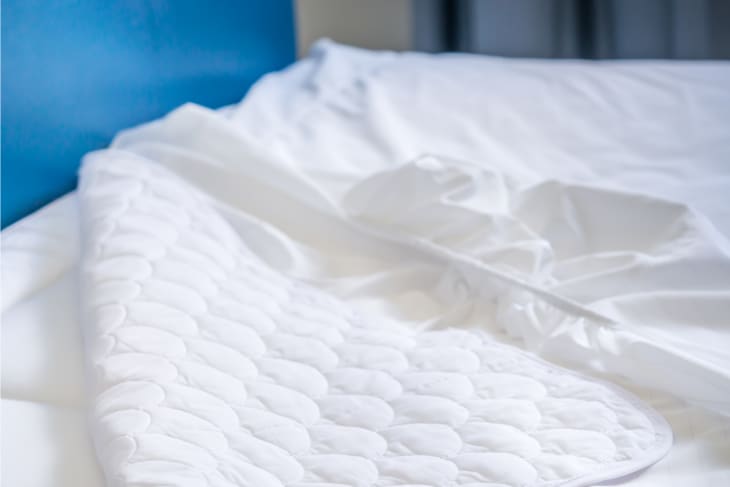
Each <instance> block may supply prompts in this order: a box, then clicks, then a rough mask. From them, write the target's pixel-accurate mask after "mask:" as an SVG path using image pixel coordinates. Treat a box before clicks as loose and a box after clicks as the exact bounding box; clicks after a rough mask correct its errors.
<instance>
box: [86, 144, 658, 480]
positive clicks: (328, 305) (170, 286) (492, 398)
mask: <svg viewBox="0 0 730 487" xmlns="http://www.w3.org/2000/svg"><path fill="white" fill-rule="evenodd" d="M111 154H114V153H111ZM80 197H81V201H82V211H83V215H82V220H83V226H84V234H85V237H86V248H85V252H84V262H83V276H84V282H85V296H86V303H85V310H86V312H87V318H86V319H87V322H86V325H85V336H86V345H87V348H88V362H89V367H90V370H91V372H92V374H91V375H92V376H93V379H94V383H95V388H96V397H95V403H94V407H93V418H92V421H93V425H94V430H95V441H96V445H97V449H98V454H99V457H100V459H101V463H102V466H103V468H104V470H105V473H106V476H107V479H108V481H109V483H110V485H115V486H117V485H118V486H151V485H155V486H167V485H170V486H173V485H174V486H206V485H210V486H255V487H268V486H272V487H273V486H284V485H287V486H296V487H305V486H306V487H325V486H327V487H336V486H344V485H351V486H363V487H364V486H370V485H377V486H394V485H399V486H406V485H412V486H416V485H429V486H455V485H463V486H470V487H477V486H481V487H487V486H489V487H505V486H557V485H561V486H582V485H589V484H592V483H594V482H598V481H602V480H608V479H615V478H618V477H621V476H624V475H627V474H630V473H632V472H635V471H637V470H640V469H641V468H644V467H646V466H648V465H650V464H651V463H653V462H654V461H656V460H657V459H658V458H660V457H661V456H662V455H663V454H664V453H665V452H666V450H667V448H668V446H669V443H670V441H671V435H670V432H669V430H668V427H667V426H666V423H665V422H664V420H663V419H661V418H660V417H659V416H658V415H656V414H655V413H654V412H653V411H651V410H650V409H648V408H647V407H645V406H644V405H642V404H641V403H639V402H638V401H637V400H636V399H634V398H633V397H632V396H630V395H629V394H627V393H625V392H623V391H621V390H619V389H617V388H615V387H613V386H610V385H607V384H603V383H598V382H596V381H594V380H591V379H588V378H585V377H581V376H578V375H576V374H574V373H572V372H569V371H567V370H564V369H560V368H557V367H555V366H552V365H549V364H547V363H545V362H542V361H540V360H538V359H535V358H533V357H532V356H530V355H527V354H525V353H523V352H521V351H520V350H518V349H515V348H511V347H507V346H505V345H501V344H498V343H495V342H493V341H491V340H490V339H489V338H487V337H486V335H484V334H482V333H481V332H480V331H479V330H457V329H445V330H438V331H419V330H415V329H412V328H409V327H406V326H405V325H403V324H400V323H397V322H394V321H393V320H390V319H387V318H385V317H370V316H364V315H361V314H358V312H357V311H355V310H353V309H351V308H350V307H348V306H347V305H346V304H345V303H344V302H342V301H339V300H337V299H335V298H334V297H333V296H331V295H328V294H326V293H324V292H322V291H321V290H319V289H316V288H314V287H312V286H310V285H307V284H304V283H302V282H299V281H295V280H292V279H289V278H287V277H286V276H283V275H281V274H279V273H277V272H276V271H274V270H272V269H271V268H269V267H267V266H266V265H265V264H264V263H262V262H261V261H260V260H259V259H258V258H257V257H256V256H255V255H254V254H253V253H252V252H251V251H249V250H248V249H247V247H246V245H245V242H243V241H242V240H241V238H240V237H239V236H238V235H237V234H236V233H235V232H234V231H233V230H232V228H230V227H229V226H228V224H227V223H226V222H225V221H224V220H223V219H222V218H221V217H220V216H219V215H218V213H217V212H216V211H215V210H214V209H213V208H212V207H211V206H210V205H209V204H208V202H207V199H206V198H207V197H206V196H205V195H203V194H202V193H199V192H198V191H197V190H196V189H195V188H193V187H191V186H190V185H188V184H187V183H185V182H184V181H182V180H180V179H178V178H177V177H176V176H175V175H173V174H171V173H170V172H168V171H167V170H165V169H163V168H161V167H158V166H156V165H154V164H152V163H149V162H145V161H142V160H139V159H135V158H134V157H133V156H131V155H125V154H124V153H117V154H116V155H115V156H114V157H110V154H109V153H107V155H106V158H105V159H101V158H99V159H95V158H94V157H93V156H92V157H91V158H89V159H87V162H86V164H85V167H84V169H83V173H82V184H81V188H80Z"/></svg>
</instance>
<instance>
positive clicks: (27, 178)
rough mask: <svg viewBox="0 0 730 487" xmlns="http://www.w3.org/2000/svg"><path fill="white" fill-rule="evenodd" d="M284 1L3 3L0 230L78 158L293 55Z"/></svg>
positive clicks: (47, 196) (224, 100)
mask: <svg viewBox="0 0 730 487" xmlns="http://www.w3.org/2000/svg"><path fill="white" fill-rule="evenodd" d="M292 11H293V7H292V2H291V0H206V1H203V0H124V1H102V0H75V1H74V0H3V2H2V226H3V227H5V226H6V225H8V224H10V223H12V222H14V221H15V220H17V219H19V218H21V217H23V216H25V215H27V214H28V213H30V212H31V211H33V210H35V209H37V208H39V207H40V206H42V205H44V204H45V203H47V202H49V201H51V200H52V199H54V198H56V197H58V196H60V195H62V194H63V193H65V192H67V191H69V190H71V189H72V188H73V187H74V186H75V184H76V171H77V168H78V165H79V162H80V159H81V157H82V156H83V154H84V153H86V152H88V151H90V150H94V149H99V148H102V147H105V146H106V145H107V144H108V143H109V141H110V140H111V138H112V136H113V135H114V134H115V133H116V132H117V131H119V130H120V129H123V128H125V127H129V126H133V125H136V124H139V123H141V122H145V121H148V120H151V119H154V118H157V117H159V116H161V115H163V114H165V113H166V112H168V111H170V110H171V109H173V108H175V107H176V106H178V105H181V104H183V103H185V102H188V101H192V102H195V103H199V104H202V105H206V106H209V107H218V106H221V105H225V104H229V103H234V102H236V101H238V100H240V99H241V98H242V97H243V95H244V94H245V92H246V90H247V89H248V88H249V87H250V86H251V84H252V83H253V82H254V81H255V80H256V79H257V78H259V77H260V76H261V75H262V74H264V73H266V72H269V71H273V70H277V69H280V68H282V67H284V66H285V65H287V64H289V63H290V62H292V61H293V60H294V57H295V41H294V20H293V12H292Z"/></svg>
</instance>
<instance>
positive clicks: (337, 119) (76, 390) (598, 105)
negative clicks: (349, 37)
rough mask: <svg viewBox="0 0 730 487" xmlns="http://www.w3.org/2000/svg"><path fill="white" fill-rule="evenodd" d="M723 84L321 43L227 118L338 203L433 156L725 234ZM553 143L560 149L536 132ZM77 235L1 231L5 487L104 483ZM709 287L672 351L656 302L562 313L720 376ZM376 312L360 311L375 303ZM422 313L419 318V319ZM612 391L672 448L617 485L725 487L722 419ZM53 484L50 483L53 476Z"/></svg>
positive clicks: (59, 225) (706, 72)
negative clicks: (663, 429)
mask: <svg viewBox="0 0 730 487" xmlns="http://www.w3.org/2000/svg"><path fill="white" fill-rule="evenodd" d="M434 68H436V69H434ZM601 70H604V71H605V72H600V71H601ZM596 71H599V72H596ZM487 74H489V75H492V76H488V75H487ZM727 81H728V68H727V66H724V65H721V64H719V63H718V64H714V63H708V64H700V65H695V66H687V65H685V66H682V65H679V66H677V65H674V64H667V63H656V64H654V65H651V63H650V64H649V65H647V64H645V63H636V64H634V63H616V64H615V65H609V66H606V67H605V68H601V69H600V70H596V68H594V67H587V66H585V65H584V64H583V63H565V65H564V66H563V67H561V68H559V69H555V68H553V67H552V65H551V64H548V63H544V62H533V61H504V60H498V59H496V60H495V59H488V58H486V59H483V58H475V57H469V56H454V57H449V58H446V59H435V58H432V57H426V56H420V55H405V56H401V57H394V56H393V55H390V54H371V53H363V52H350V51H349V50H348V49H346V48H342V47H339V46H332V45H327V44H322V45H320V46H319V47H318V48H317V51H316V53H315V55H314V56H313V57H312V58H311V59H308V60H306V61H304V62H303V63H301V64H299V65H297V66H295V67H294V68H292V69H290V70H289V71H288V72H286V73H284V74H281V75H275V76H272V77H270V78H269V79H266V80H264V81H263V82H261V83H260V84H259V85H257V87H256V88H255V89H254V91H253V92H252V93H251V94H250V95H249V96H248V97H247V98H246V100H245V101H244V102H243V103H242V104H241V105H240V106H239V107H234V108H233V109H231V110H230V111H229V112H228V116H229V117H230V119H231V120H234V121H236V122H237V123H238V124H239V126H241V127H243V129H244V130H245V132H246V133H248V134H253V135H254V138H256V139H258V140H259V142H261V143H262V145H263V146H264V147H266V148H267V150H268V151H270V152H271V153H273V154H274V155H275V156H276V157H277V158H279V159H280V160H281V159H283V160H284V161H286V163H288V164H289V165H290V166H291V167H295V168H300V169H302V171H303V174H304V176H305V177H307V178H311V179H312V180H315V181H317V183H318V184H320V185H321V187H322V188H324V191H325V192H328V193H329V194H331V195H335V196H336V195H341V194H343V193H344V192H345V191H346V190H347V189H349V187H350V185H351V181H353V180H357V181H361V180H363V179H365V178H367V177H368V176H369V175H372V174H375V173H378V172H379V173H381V174H386V175H387V171H388V170H389V169H391V168H393V167H395V166H396V165H400V164H402V163H404V162H406V161H408V160H410V159H412V158H413V157H415V156H416V155H418V153H421V152H431V153H434V152H435V153H442V154H447V155H448V156H454V157H457V158H461V159H466V160H469V161H477V162H479V163H480V164H483V165H484V166H485V167H489V168H491V169H493V170H498V171H499V173H500V174H504V175H505V178H506V179H507V181H508V183H509V184H510V185H513V186H514V187H517V188H520V187H522V188H524V187H527V186H529V185H530V184H533V183H535V182H537V181H540V180H542V179H545V178H546V177H557V178H560V179H562V180H564V181H578V182H582V183H586V182H588V183H590V184H591V185H596V186H609V187H613V188H617V187H618V188H621V189H623V190H625V189H631V190H635V191H636V190H641V191H642V192H645V193H649V194H651V195H654V196H659V197H671V198H672V199H674V200H678V201H680V202H683V203H687V204H691V205H692V206H695V207H697V208H700V209H701V210H702V211H703V212H704V213H705V214H707V215H708V216H709V217H710V219H711V221H712V222H713V223H714V224H715V226H716V227H717V228H719V229H720V231H721V232H723V233H725V234H727V231H728V229H727V228H726V227H723V224H724V223H726V222H727V221H730V219H728V218H727V216H728V215H727V213H726V212H727V208H726V207H725V206H726V205H725V206H723V205H722V204H721V202H722V198H723V190H724V189H728V188H729V186H728V181H730V179H728V178H729V177H730V176H729V175H728V171H727V170H726V169H725V170H723V169H722V166H721V163H722V160H727V156H728V144H725V143H724V142H725V141H727V140H730V138H728V134H730V129H729V128H728V122H727V119H726V118H724V117H726V115H725V116H724V117H723V113H728V110H726V108H727V109H730V102H728V100H729V95H728V94H727V93H726V92H725V91H723V90H722V89H721V87H722V86H723V83H727ZM525 84H526V85H527V86H525ZM619 86H620V87H621V89H620V90H619V88H618V87H619ZM526 93H528V94H534V93H542V97H543V98H541V99H542V100H544V97H545V96H548V97H549V98H550V99H551V100H552V103H547V104H540V103H534V100H529V96H528V95H525V94H526ZM412 97H417V98H412ZM525 98H528V99H525ZM573 103H575V104H573ZM677 103H679V104H677ZM495 106H496V108H495ZM546 107H548V108H546ZM550 107H552V108H550ZM558 107H559V108H560V109H561V110H558ZM668 107H675V108H676V107H683V108H680V109H679V110H676V109H675V110H672V111H671V113H672V116H671V117H669V116H664V117H659V116H657V113H664V112H662V109H665V110H666V109H668ZM546 110H547V111H548V112H549V113H548V112H546ZM563 112H567V113H563ZM587 117H590V118H587ZM578 120H579V121H580V122H577V121H578ZM627 120H629V121H632V123H627V122H626V121H627ZM546 126H548V127H551V128H550V130H552V131H554V133H546V129H545V127H546ZM698 126H703V127H710V128H709V129H707V130H699V129H698V128H697V127H698ZM677 131H679V132H681V133H683V134H685V137H684V138H683V139H682V141H677V139H676V137H671V136H670V134H673V133H676V132H677ZM690 148H691V149H690ZM689 150H692V153H691V155H690V154H688V151H689ZM609 155H610V160H607V159H608V158H609ZM689 158H691V159H692V160H693V165H692V170H691V171H688V169H687V160H688V159H689ZM556 159H557V160H559V161H560V163H559V164H557V165H556V164H555V162H554V161H555V160H556ZM482 161H483V162H482ZM383 171H386V173H383ZM362 188H364V190H366V189H367V186H366V185H365V186H362ZM353 205H355V206H356V201H355V203H353ZM77 226H78V216H77V208H76V201H75V196H71V197H67V198H65V199H63V200H60V201H58V202H56V203H54V204H52V205H51V206H49V207H48V208H46V209H44V210H42V211H41V212H39V213H37V214H35V215H33V216H31V217H29V218H27V219H25V220H24V221H22V222H20V223H19V224H17V225H15V226H14V227H12V228H11V229H9V230H7V231H5V232H3V310H4V311H3V325H2V326H3V350H2V352H3V354H2V366H3V371H2V374H3V375H2V395H3V408H4V411H3V412H4V413H5V417H4V426H5V427H4V428H3V451H4V452H12V455H13V458H10V456H8V454H7V453H4V456H5V458H4V460H5V461H4V462H3V464H4V468H3V473H2V475H3V481H6V483H7V484H8V485H21V484H22V485H61V484H59V479H61V480H64V479H68V481H69V482H73V485H100V484H101V483H102V480H101V476H100V473H99V472H98V470H97V468H96V466H95V463H94V461H93V459H92V455H91V454H90V443H89V439H88V438H87V435H86V433H85V432H84V428H83V427H82V425H83V421H82V420H81V417H82V416H83V413H82V412H81V411H82V408H83V406H84V403H85V394H84V389H83V380H82V378H83V372H82V370H83V367H82V360H81V357H82V353H81V346H80V330H79V323H78V315H77V306H76V302H75V301H76V299H77V287H76V285H75V283H76V262H77V252H78V244H77V235H78V230H77ZM701 229H702V230H703V231H706V232H707V235H709V237H708V238H709V240H710V241H711V242H712V243H713V244H715V245H714V247H712V248H713V249H714V252H716V253H717V254H719V255H720V256H722V255H723V253H726V252H727V247H723V245H725V244H724V242H725V240H724V239H722V238H720V237H718V236H717V235H716V234H715V233H713V232H714V230H713V229H712V228H711V227H707V228H705V227H704V226H703V227H702V228H701ZM300 255H301V254H300ZM305 255H306V254H305ZM312 255H314V254H312ZM704 255H707V254H704ZM320 264H321V263H320ZM340 264H342V263H341V262H340ZM355 267H357V266H355ZM337 272H338V271H337V269H331V268H330V269H327V270H326V272H325V273H324V275H325V276H329V278H330V279H331V278H333V277H338V276H337ZM319 277H320V278H321V277H322V276H321V275H320V276H319ZM341 277H342V276H339V278H340V279H339V283H340V284H342V282H343V280H342V279H341ZM721 277H722V275H721ZM335 281H338V279H335ZM320 282H323V281H320ZM324 282H325V283H326V281H324ZM700 282H701V283H702V281H700ZM706 283H707V281H704V284H705V285H706V286H710V287H711V289H709V291H710V292H707V291H708V289H700V290H699V291H702V292H705V295H704V296H699V297H700V298H702V299H703V302H704V303H705V304H707V305H708V306H705V307H704V309H709V310H710V311H707V312H705V313H704V314H703V315H702V316H696V315H694V316H693V315H687V316H681V315H680V316H679V317H678V318H677V319H675V320H673V321H670V322H671V325H672V327H673V331H676V332H677V333H673V334H671V335H668V334H667V333H666V332H665V333H661V331H662V328H663V327H664V326H666V323H667V322H668V320H667V315H666V314H664V315H657V314H656V313H654V314H652V313H651V311H652V307H651V303H649V305H648V307H647V305H643V303H642V302H641V301H633V302H632V298H634V297H636V296H630V295H629V296H625V297H624V298H623V301H626V300H628V301H629V306H623V307H622V306H621V300H618V301H613V302H609V303H608V304H607V303H606V300H603V302H601V300H597V301H595V300H591V299H582V300H581V296H580V294H579V293H576V292H575V291H572V293H571V290H570V289H569V288H567V289H566V288H563V289H562V291H563V296H565V297H567V299H570V301H571V302H577V304H578V305H581V306H585V307H589V308H590V307H591V306H592V307H593V308H592V309H595V310H597V311H599V312H602V313H603V314H606V315H609V316H610V317H611V318H613V319H617V320H619V321H620V320H622V319H625V318H626V317H627V316H628V317H632V316H637V314H636V313H637V311H636V310H637V309H638V310H639V311H640V312H641V311H642V310H648V311H643V315H644V316H645V318H646V319H644V320H642V323H641V325H642V326H646V327H649V328H653V329H654V333H656V334H655V335H649V336H658V337H659V339H660V340H665V341H666V342H667V343H669V344H670V345H675V346H676V345H689V346H688V348H687V350H688V351H689V353H691V354H693V356H695V357H698V358H701V359H702V360H701V362H703V363H705V364H709V365H710V366H711V365H718V364H719V365H718V366H719V368H721V369H722V366H723V364H725V363H726V362H725V361H726V360H727V350H728V348H729V347H728V346H727V345H728V341H727V331H726V330H724V329H722V328H721V325H722V322H718V320H717V316H727V313H724V310H727V301H726V300H723V299H722V298H723V297H724V296H726V294H727V289H728V287H730V286H728V285H727V284H728V283H727V279H726V280H725V282H724V284H726V285H725V286H724V288H723V286H722V284H723V281H722V278H721V279H720V281H719V283H717V282H716V283H710V284H706ZM712 286H714V287H712ZM553 290H554V289H553ZM557 290H558V291H561V289H560V288H557ZM668 291H675V293H674V294H672V293H671V292H668ZM668 291H667V290H665V292H664V295H665V296H661V295H658V296H649V298H656V299H654V302H661V300H662V299H663V298H665V297H666V296H668V297H669V298H674V299H676V292H677V291H682V289H681V287H680V288H678V289H673V290H671V289H670V290H668ZM693 292H694V294H697V290H694V291H693ZM690 297H695V298H696V297H697V296H690ZM380 298H381V297H379V298H378V299H374V300H373V299H371V300H370V302H368V303H364V304H367V305H372V304H373V303H376V304H377V303H379V302H383V300H382V299H380ZM642 298H646V296H642ZM355 301H358V299H355ZM386 301H387V300H386ZM617 302H618V303H619V305H616V303H617ZM637 302H638V305H637ZM694 302H696V301H694ZM361 304H363V303H361ZM637 306H639V307H638V308H637ZM642 306H644V307H643V308H642ZM713 306H714V307H715V308H716V311H714V312H712V307H713ZM422 307H423V303H418V302H416V306H415V308H422ZM407 308H408V309H413V308H414V306H409V307H407ZM387 311H390V312H394V311H396V309H387ZM723 313H724V314H723ZM713 320H714V321H713ZM698 324H699V325H700V326H697V325H698ZM643 331H646V330H643ZM522 338H525V337H524V336H523V337H522ZM502 339H503V340H507V341H510V342H511V341H512V340H510V339H509V338H507V337H503V338H502ZM672 340H675V342H674V343H672ZM609 370H610V367H609ZM721 371H722V370H721ZM725 372H727V370H725ZM607 378H609V379H610V380H612V381H614V382H621V383H622V384H623V385H624V386H627V387H629V388H630V389H631V390H633V391H634V392H635V393H636V394H638V395H639V396H640V397H641V398H642V399H644V400H645V401H647V402H649V403H650V404H651V405H652V406H654V407H655V408H657V410H659V412H661V413H662V414H663V415H664V416H665V417H666V418H667V420H668V421H669V422H670V424H671V426H672V429H673V431H674V435H675V444H674V446H673V448H672V450H671V451H670V453H669V455H668V456H667V457H666V458H665V459H664V460H662V461H661V462H659V463H658V464H657V465H654V466H653V467H651V468H650V469H649V471H648V472H647V473H645V474H644V475H641V476H638V477H636V478H633V479H630V480H629V482H628V485H632V486H652V485H662V486H665V485H669V486H671V485H697V486H703V485H708V486H709V485H713V486H714V485H723V484H725V483H728V482H730V441H729V435H730V426H729V424H728V421H727V420H726V419H724V418H721V417H719V416H717V415H714V414H712V413H710V412H707V411H705V410H703V409H702V408H700V407H697V406H690V405H687V404H686V403H685V402H683V401H682V400H681V399H680V398H676V397H672V396H670V395H669V394H666V393H660V392H657V391H654V390H651V388H649V387H646V386H641V387H640V386H637V385H633V384H631V382H629V381H627V380H626V379H620V378H618V377H617V375H616V374H608V375H607ZM695 399H696V398H695ZM705 405H707V404H705ZM712 405H714V406H715V408H716V409H722V406H723V404H718V403H714V404H712ZM725 405H726V404H725ZM42 425H48V427H42ZM19 445H23V446H24V447H23V448H21V447H19ZM32 445H38V447H37V448H33V449H31V448H29V447H30V446H32ZM39 463H40V464H41V465H42V467H43V468H39V467H38V465H39ZM54 472H60V473H59V474H58V476H57V477H54V475H55V473H54ZM68 485H71V483H69V484H68Z"/></svg>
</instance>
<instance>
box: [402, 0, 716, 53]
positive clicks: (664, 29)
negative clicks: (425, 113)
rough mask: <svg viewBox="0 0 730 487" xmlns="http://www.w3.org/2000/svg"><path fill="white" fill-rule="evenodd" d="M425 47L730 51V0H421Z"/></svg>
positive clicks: (420, 38) (418, 27) (417, 36)
mask: <svg viewBox="0 0 730 487" xmlns="http://www.w3.org/2000/svg"><path fill="white" fill-rule="evenodd" d="M413 9H414V12H413V13H414V19H415V28H414V43H415V46H416V48H417V49H420V50H424V51H430V52H439V51H466V52H477V53H482V54H493V55H500V56H515V57H539V58H585V59H649V58H653V59H730V0H413Z"/></svg>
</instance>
